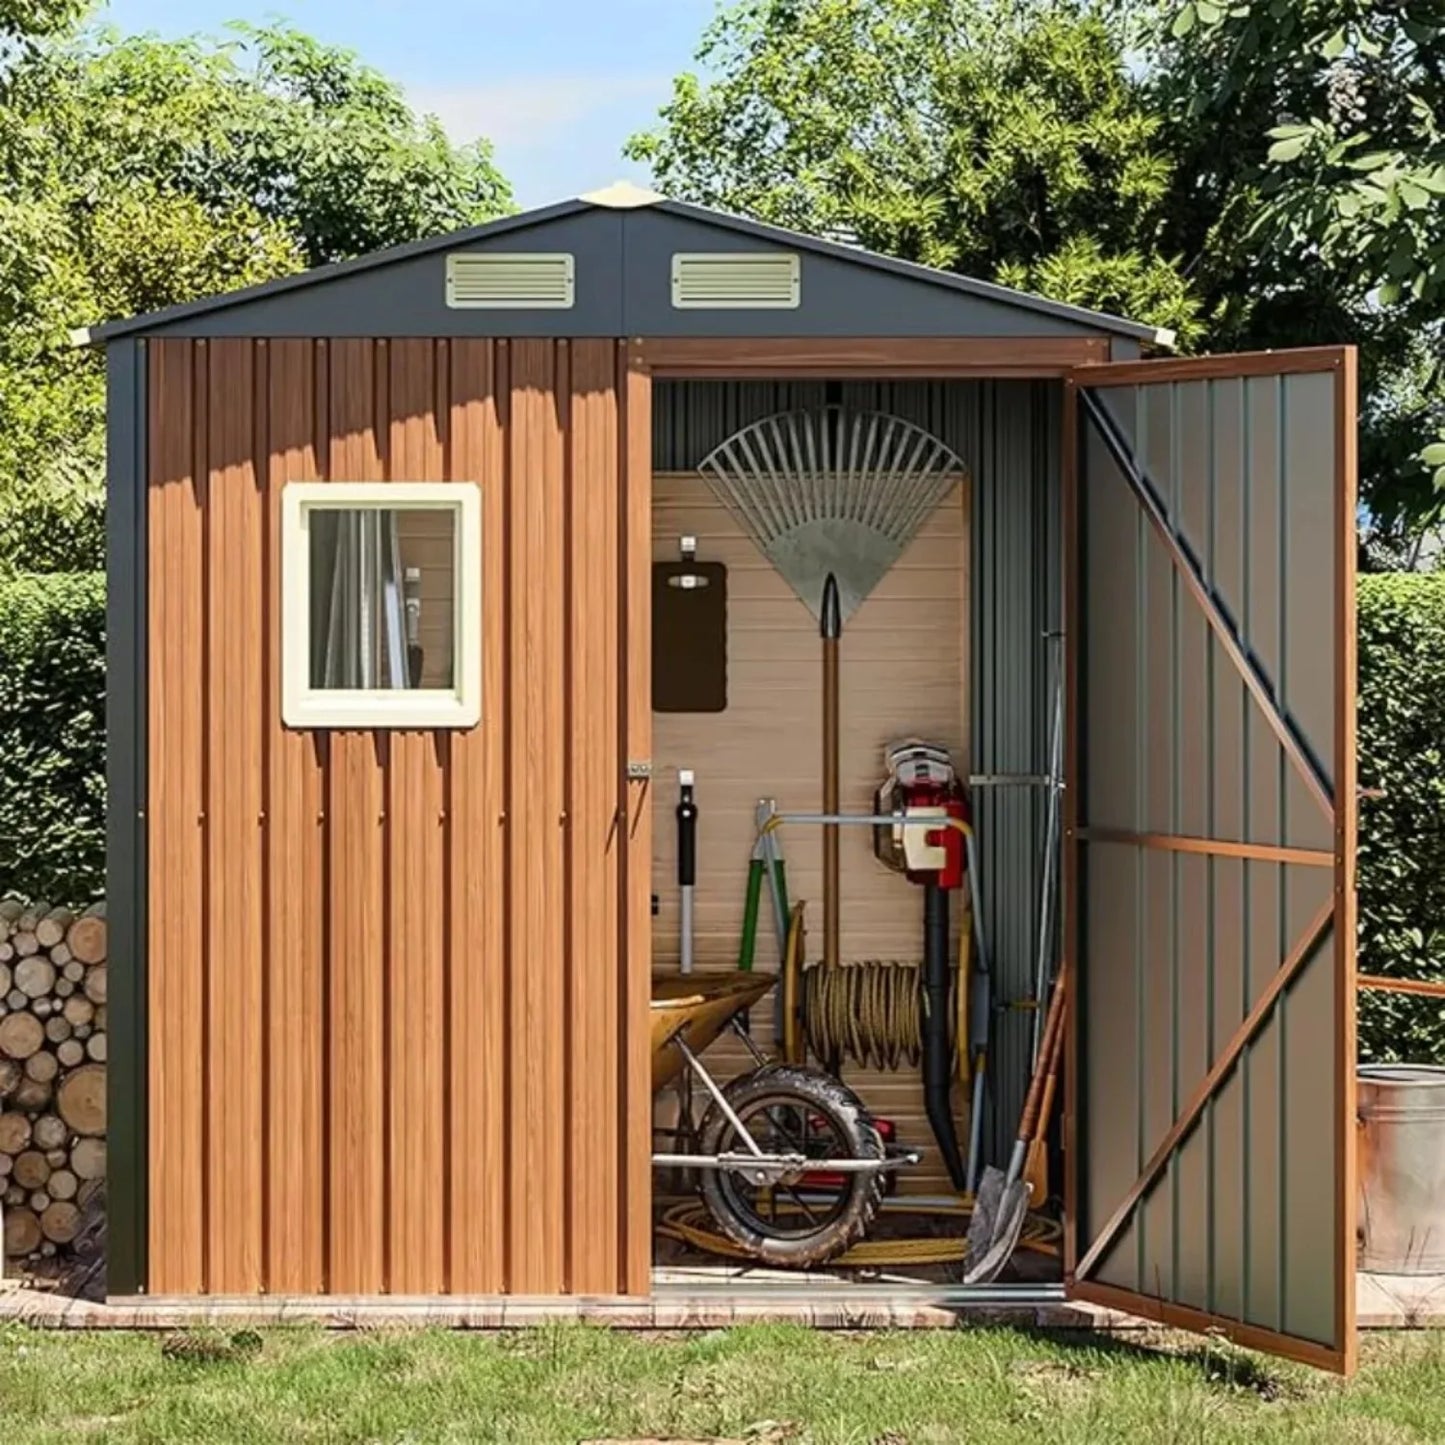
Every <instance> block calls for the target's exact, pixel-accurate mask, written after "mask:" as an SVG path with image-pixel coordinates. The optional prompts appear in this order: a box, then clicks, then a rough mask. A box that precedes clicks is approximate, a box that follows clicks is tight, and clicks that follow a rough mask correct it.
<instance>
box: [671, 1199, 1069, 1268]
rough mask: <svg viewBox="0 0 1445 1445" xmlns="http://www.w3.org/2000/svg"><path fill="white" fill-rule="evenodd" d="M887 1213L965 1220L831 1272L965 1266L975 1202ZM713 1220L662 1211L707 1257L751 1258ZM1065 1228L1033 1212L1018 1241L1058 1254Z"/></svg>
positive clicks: (904, 1205) (877, 1242)
mask: <svg viewBox="0 0 1445 1445" xmlns="http://www.w3.org/2000/svg"><path fill="white" fill-rule="evenodd" d="M883 1210H884V1212H885V1213H889V1214H915V1215H930V1216H931V1215H943V1216H947V1217H956V1218H957V1219H958V1220H959V1221H960V1226H959V1230H958V1233H957V1234H950V1235H930V1236H927V1237H924V1238H920V1239H865V1240H864V1241H862V1243H860V1244H855V1245H854V1246H853V1247H852V1249H850V1250H848V1251H846V1252H845V1253H843V1254H840V1255H839V1256H838V1257H837V1259H832V1260H829V1261H828V1267H829V1268H835V1267H836V1268H839V1269H877V1268H885V1267H887V1266H889V1265H924V1264H961V1263H962V1262H963V1260H964V1258H965V1256H966V1255H967V1253H968V1239H967V1234H968V1225H967V1223H966V1221H967V1220H968V1219H969V1218H970V1217H971V1216H972V1214H973V1201H972V1200H970V1199H960V1200H958V1202H957V1203H954V1204H936V1203H929V1204H915V1203H912V1202H910V1201H909V1200H908V1198H907V1197H906V1196H905V1197H903V1198H899V1199H887V1200H884V1202H883ZM709 1226H710V1219H709V1215H708V1212H707V1210H706V1209H705V1208H704V1207H703V1205H702V1204H701V1203H700V1202H699V1201H697V1200H693V1199H689V1200H684V1201H683V1202H682V1203H680V1204H673V1205H671V1206H669V1207H668V1208H667V1209H666V1210H664V1211H663V1215H662V1221H661V1223H659V1224H658V1226H657V1232H658V1234H661V1235H663V1236H665V1237H666V1238H668V1239H676V1240H678V1241H679V1242H681V1243H683V1244H690V1245H692V1247H693V1248H694V1249H700V1250H702V1251H703V1252H704V1253H706V1254H715V1255H719V1256H721V1257H723V1258H725V1259H751V1258H752V1256H751V1255H749V1254H748V1253H747V1251H746V1250H743V1249H740V1248H739V1247H738V1246H737V1245H736V1244H734V1243H733V1242H732V1240H730V1239H727V1238H725V1237H724V1236H723V1235H721V1234H717V1233H716V1232H714V1230H713V1229H711V1228H710V1227H709ZM1062 1237H1063V1230H1062V1229H1061V1227H1060V1226H1059V1224H1058V1222H1057V1221H1056V1220H1052V1219H1046V1218H1045V1217H1044V1216H1043V1215H1041V1214H1030V1215H1029V1216H1028V1217H1027V1218H1026V1219H1025V1221H1024V1231H1023V1235H1022V1237H1021V1239H1020V1240H1019V1248H1020V1249H1028V1250H1032V1251H1033V1252H1034V1253H1035V1254H1047V1255H1057V1254H1058V1252H1059V1241H1060V1239H1061V1238H1062Z"/></svg>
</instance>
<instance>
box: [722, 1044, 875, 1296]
mask: <svg viewBox="0 0 1445 1445" xmlns="http://www.w3.org/2000/svg"><path fill="white" fill-rule="evenodd" d="M724 1092H725V1095H726V1098H727V1101H728V1104H729V1105H730V1107H731V1108H732V1110H733V1112H734V1113H735V1114H736V1115H737V1116H738V1118H739V1120H740V1121H741V1122H742V1124H743V1125H744V1126H745V1127H746V1129H747V1131H748V1133H749V1134H751V1135H752V1137H753V1139H754V1140H755V1141H756V1143H757V1145H758V1147H759V1148H760V1149H761V1150H762V1151H763V1153H764V1154H802V1155H804V1156H806V1157H807V1158H808V1159H809V1160H810V1161H811V1160H816V1161H817V1166H816V1168H810V1170H809V1174H808V1175H807V1176H805V1177H804V1178H803V1179H800V1180H796V1181H793V1182H789V1183H772V1184H758V1183H756V1182H754V1181H752V1180H750V1179H748V1178H747V1177H746V1175H745V1174H743V1172H742V1171H740V1170H732V1169H705V1170H702V1171H701V1174H702V1199H703V1203H704V1204H705V1205H706V1206H707V1210H708V1213H709V1214H711V1215H712V1217H713V1220H714V1222H715V1223H716V1224H717V1226H718V1228H719V1229H720V1230H721V1231H722V1233H723V1234H724V1235H726V1236H727V1238H728V1239H730V1240H731V1241H732V1242H733V1243H734V1244H736V1245H737V1246H738V1247H739V1248H740V1249H743V1250H745V1251H746V1252H747V1253H748V1254H749V1255H751V1256H752V1257H753V1258H755V1259H758V1260H761V1261H763V1262H764V1263H765V1264H776V1265H786V1266H792V1267H794V1268H802V1267H806V1266H808V1265H817V1264H826V1263H827V1262H828V1261H829V1260H830V1259H836V1258H837V1257H838V1255H840V1254H842V1253H843V1252H844V1251H845V1250H847V1249H848V1248H850V1247H851V1246H852V1245H854V1244H856V1243H857V1242H858V1240H860V1239H861V1238H862V1237H863V1236H864V1235H865V1234H866V1233H867V1232H868V1228H869V1226H870V1225H871V1224H872V1223H873V1220H874V1218H875V1216H876V1215H877V1213H878V1210H879V1207H880V1205H881V1204H882V1202H883V1171H882V1170H881V1169H878V1170H872V1171H869V1172H864V1173H853V1172H841V1171H832V1172H830V1171H829V1170H828V1161H829V1160H839V1159H880V1160H881V1159H882V1158H883V1157H884V1149H883V1139H882V1136H881V1135H880V1134H879V1133H878V1130H877V1128H876V1127H875V1126H874V1124H873V1121H872V1119H870V1118H869V1117H868V1111H867V1110H866V1109H865V1108H864V1107H863V1104H862V1101H861V1100H860V1099H859V1098H858V1096H857V1095H856V1094H855V1093H854V1092H853V1091H852V1090H851V1089H850V1088H848V1087H847V1086H846V1085H845V1084H842V1083H840V1082H839V1081H838V1080H837V1079H834V1078H832V1077H831V1076H829V1075H827V1074H821V1073H816V1072H814V1071H813V1070H811V1069H800V1068H793V1067H789V1066H786V1065H784V1066H772V1067H768V1068H763V1069H759V1070H758V1071H756V1072H755V1073H751V1074H745V1075H743V1076H742V1077H741V1078H738V1079H734V1080H733V1081H732V1083H731V1084H729V1085H728V1087H727V1089H726V1090H725V1091H724ZM700 1144H701V1150H702V1152H703V1153H704V1154H742V1153H746V1152H748V1149H747V1145H746V1144H745V1143H744V1142H743V1140H742V1138H741V1136H740V1135H739V1133H738V1131H737V1130H736V1129H735V1128H734V1126H733V1124H732V1121H731V1120H730V1119H729V1118H728V1117H727V1115H726V1114H724V1113H723V1111H722V1110H721V1109H720V1108H719V1107H718V1106H717V1105H716V1104H713V1106H712V1107H711V1108H710V1109H709V1110H708V1112H707V1115H706V1116H705V1117H704V1119H703V1122H702V1130H701V1139H700Z"/></svg>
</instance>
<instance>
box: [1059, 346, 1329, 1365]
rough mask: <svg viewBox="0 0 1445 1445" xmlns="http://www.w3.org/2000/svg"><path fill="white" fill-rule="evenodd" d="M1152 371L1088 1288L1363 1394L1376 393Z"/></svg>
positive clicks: (1103, 505) (1081, 513)
mask: <svg viewBox="0 0 1445 1445" xmlns="http://www.w3.org/2000/svg"><path fill="white" fill-rule="evenodd" d="M1149 365H1150V364H1145V365H1143V366H1140V367H1137V368H1127V369H1126V368H1121V369H1120V373H1121V374H1119V375H1118V378H1117V382H1116V380H1115V377H1114V376H1111V375H1110V371H1109V369H1105V372H1104V378H1105V380H1106V382H1107V384H1106V385H1104V386H1102V387H1100V388H1099V389H1098V390H1097V391H1096V392H1091V393H1090V394H1087V395H1085V396H1084V397H1083V399H1082V401H1081V406H1083V407H1084V408H1085V410H1086V413H1087V418H1088V419H1087V422H1086V425H1085V427H1084V444H1083V455H1082V466H1081V471H1080V491H1079V502H1078V518H1079V527H1080V532H1081V537H1082V545H1081V558H1082V560H1081V570H1080V592H1079V596H1080V603H1079V605H1080V608H1081V617H1080V633H1079V642H1080V645H1081V653H1080V656H1081V658H1082V662H1081V665H1080V672H1079V683H1080V698H1079V704H1080V715H1079V720H1078V721H1079V738H1080V752H1081V757H1082V765H1081V766H1082V772H1081V777H1080V779H1079V782H1080V786H1079V788H1078V789H1076V790H1075V791H1076V798H1075V801H1076V804H1077V807H1078V817H1077V826H1078V836H1079V837H1080V839H1081V840H1082V841H1083V843H1084V844H1085V845H1086V846H1084V847H1083V848H1082V850H1081V855H1080V858H1079V861H1078V865H1077V866H1078V868H1079V876H1080V880H1081V882H1080V888H1079V903H1080V908H1081V910H1082V938H1081V940H1080V960H1079V989H1078V995H1079V998H1078V1002H1079V1008H1078V1018H1079V1040H1080V1043H1079V1050H1080V1068H1081V1072H1080V1077H1079V1082H1080V1085H1081V1087H1080V1089H1079V1107H1080V1123H1081V1131H1080V1136H1079V1149H1078V1161H1079V1171H1080V1172H1079V1182H1080V1190H1079V1203H1078V1227H1079V1231H1080V1233H1079V1240H1080V1256H1081V1258H1080V1262H1079V1266H1078V1277H1079V1280H1080V1282H1081V1285H1085V1284H1086V1285H1087V1287H1088V1288H1089V1289H1094V1288H1096V1287H1100V1288H1102V1290H1103V1291H1104V1294H1102V1295H1100V1294H1090V1295H1089V1296H1088V1297H1090V1298H1099V1299H1100V1300H1101V1302H1105V1303H1110V1302H1112V1303H1122V1304H1123V1305H1124V1306H1125V1307H1128V1300H1129V1299H1131V1298H1134V1297H1138V1298H1140V1299H1147V1300H1150V1301H1154V1302H1155V1308H1156V1310H1157V1311H1162V1313H1160V1314H1159V1317H1161V1318H1164V1319H1166V1320H1170V1319H1172V1320H1173V1321H1174V1322H1176V1323H1188V1324H1193V1325H1195V1326H1196V1327H1204V1326H1206V1325H1208V1324H1210V1323H1211V1322H1216V1323H1219V1324H1221V1325H1223V1326H1224V1327H1225V1328H1227V1329H1230V1330H1233V1331H1235V1333H1236V1334H1237V1335H1238V1338H1240V1340H1241V1342H1243V1343H1247V1344H1255V1345H1258V1346H1259V1347H1262V1348H1273V1349H1278V1350H1280V1351H1281V1352H1283V1353H1292V1354H1297V1355H1299V1356H1300V1357H1301V1358H1306V1359H1311V1360H1313V1361H1314V1362H1315V1363H1321V1364H1328V1365H1333V1366H1335V1367H1342V1368H1348V1365H1349V1360H1350V1351H1351V1348H1352V1347H1351V1344H1350V1332H1351V1328H1352V1326H1351V1324H1350V1322H1349V1320H1348V1315H1349V1306H1348V1300H1349V1297H1350V1294H1349V1292H1350V1289H1351V1285H1350V1280H1351V1278H1352V1276H1353V1268H1354V1265H1353V1254H1352V1251H1353V1239H1352V1228H1351V1226H1350V1224H1349V1220H1348V1213H1349V1207H1350V1201H1349V1191H1351V1190H1352V1189H1353V1178H1352V1175H1351V1170H1350V1168H1349V1162H1348V1155H1349V1151H1350V1145H1349V1142H1348V1131H1349V1130H1350V1129H1351V1128H1352V1127H1353V1110H1352V1109H1351V1108H1349V1107H1348V1097H1349V1091H1350V1087H1351V1085H1350V1077H1351V1076H1352V1067H1353V1055H1352V1052H1351V1039H1352V1030H1351V1026H1350V1018H1351V1017H1352V1014H1351V1009H1352V1001H1351V997H1350V993H1351V988H1352V982H1351V978H1352V971H1353V964H1352V962H1351V958H1352V954H1351V951H1350V950H1351V947H1352V944H1351V942H1350V940H1348V939H1343V938H1342V937H1341V928H1342V927H1348V924H1347V923H1346V924H1344V925H1342V924H1341V923H1340V922H1339V921H1338V918H1339V917H1343V918H1345V919H1348V915H1349V909H1350V906H1351V905H1350V902H1349V895H1350V889H1351V887H1352V880H1351V879H1350V878H1349V876H1348V875H1349V867H1348V848H1349V843H1348V837H1347V835H1348V832H1349V827H1350V826H1351V825H1350V824H1349V822H1348V816H1349V810H1350V809H1351V808H1352V804H1353V800H1352V799H1348V800H1346V799H1343V798H1336V797H1335V796H1334V795H1333V782H1332V779H1333V777H1334V775H1335V771H1336V769H1337V768H1338V767H1339V766H1340V764H1339V762H1338V756H1339V742H1340V738H1341V737H1343V736H1344V735H1345V730H1346V729H1347V727H1348V725H1349V717H1350V709H1352V707H1353V696H1352V694H1353V676H1352V674H1351V670H1350V665H1349V663H1348V660H1347V652H1348V646H1349V642H1348V635H1349V634H1348V631H1347V627H1348V620H1349V619H1348V605H1347V604H1345V603H1342V601H1341V598H1342V597H1348V595H1349V591H1348V589H1349V585H1350V584H1349V575H1348V574H1349V561H1350V558H1351V554H1350V552H1349V548H1350V547H1352V545H1353V542H1352V539H1351V537H1350V531H1349V529H1350V527H1351V525H1352V522H1353V517H1352V515H1351V513H1350V511H1349V495H1350V485H1351V484H1350V483H1349V480H1348V471H1349V466H1350V460H1349V457H1350V454H1351V453H1350V447H1351V445H1352V443H1351V441H1350V440H1349V439H1348V436H1347V432H1348V430H1349V427H1348V425H1347V424H1346V423H1345V421H1344V420H1343V418H1345V417H1346V416H1347V415H1348V414H1349V407H1350V405H1351V404H1352V403H1351V402H1350V399H1349V385H1350V383H1348V382H1347V381H1345V380H1343V379H1342V378H1343V377H1344V372H1343V371H1342V367H1343V365H1344V357H1343V353H1340V352H1337V351H1331V352H1316V353H1310V352H1306V353H1299V354H1294V355H1292V354H1291V353H1288V352H1285V353H1280V354H1279V355H1278V356H1277V357H1261V358H1254V359H1246V358H1231V357H1217V358H1210V359H1209V360H1207V361H1203V362H1199V363H1194V364H1193V369H1191V364H1190V363H1177V364H1173V370H1172V372H1171V373H1170V374H1169V375H1167V376H1165V377H1164V378H1161V379H1160V380H1158V381H1153V380H1152V379H1151V377H1150V374H1149ZM1158 365H1160V366H1165V365H1166V364H1163V363H1160V364H1158ZM1236 366H1238V367H1240V372H1239V373H1238V374H1236V373H1235V370H1234V368H1235V367H1236ZM1110 437H1117V440H1116V441H1110V440H1109V438H1110ZM1125 452H1127V453H1131V454H1132V457H1133V459H1134V461H1133V462H1131V463H1129V464H1127V465H1126V464H1124V463H1121V461H1120V456H1121V455H1123V454H1124V453H1125ZM1135 467H1137V469H1138V470H1139V471H1140V472H1141V473H1142V479H1135V480H1133V481H1131V480H1129V476H1130V471H1131V469H1133V468H1135ZM1342 478H1343V479H1344V480H1343V481H1342ZM1151 489H1152V490H1151ZM1141 496H1142V497H1143V498H1144V499H1145V500H1144V501H1143V502H1141V500H1140V498H1141ZM1156 507H1157V512H1158V516H1157V519H1153V520H1151V515H1150V512H1151V510H1152V509H1154V508H1156ZM1342 537H1343V538H1344V539H1345V541H1344V542H1341V541H1340V539H1341V538H1342ZM1215 607H1217V608H1218V612H1219V617H1218V620H1217V622H1216V623H1214V624H1211V621H1210V613H1211V609H1213V608H1215ZM1332 919H1334V920H1335V921H1333V922H1332ZM1295 969H1297V970H1298V971H1295V972H1292V970H1295ZM1284 979H1288V980H1289V981H1288V984H1287V986H1286V987H1284V988H1283V991H1282V992H1280V993H1279V996H1278V998H1277V999H1276V998H1274V997H1273V995H1272V993H1271V992H1270V990H1271V989H1276V988H1279V987H1280V985H1281V982H1282V980H1284ZM1271 1000H1273V1001H1271ZM1256 1017H1257V1026H1255V1025H1250V1027H1252V1028H1253V1032H1247V1031H1246V1032H1245V1033H1241V1030H1245V1029H1246V1025H1247V1024H1248V1022H1249V1021H1250V1020H1251V1019H1254V1018H1256ZM1241 1038H1243V1039H1244V1040H1245V1041H1244V1046H1243V1048H1242V1050H1241V1051H1240V1053H1239V1056H1238V1059H1237V1061H1235V1062H1234V1063H1233V1064H1232V1065H1231V1066H1230V1067H1229V1068H1228V1069H1227V1070H1226V1071H1225V1072H1223V1073H1218V1072H1217V1071H1219V1070H1220V1069H1221V1068H1223V1064H1222V1062H1221V1061H1222V1060H1227V1059H1228V1058H1229V1055H1228V1053H1227V1052H1226V1051H1227V1049H1228V1047H1229V1045H1230V1043H1231V1040H1239V1039H1241ZM1211 1076H1215V1077H1214V1081H1213V1082H1212V1083H1211V1084H1210V1086H1209V1088H1208V1090H1207V1092H1205V1093H1203V1094H1201V1093H1200V1090H1201V1088H1202V1086H1203V1085H1204V1084H1205V1083H1206V1082H1207V1081H1208V1080H1209V1078H1210V1077H1211ZM1196 1100H1202V1101H1203V1102H1202V1106H1201V1107H1200V1110H1199V1113H1198V1116H1197V1122H1195V1123H1194V1124H1193V1125H1192V1127H1189V1128H1188V1129H1187V1130H1185V1132H1183V1133H1182V1134H1180V1133H1178V1130H1179V1129H1180V1128H1181V1123H1180V1121H1181V1120H1184V1119H1188V1118H1190V1117H1192V1116H1191V1115H1190V1113H1189V1112H1188V1111H1189V1110H1190V1109H1191V1108H1193V1107H1195V1102H1194V1101H1196ZM1342 1100H1343V1101H1345V1105H1346V1106H1345V1107H1344V1108H1342ZM1171 1139H1173V1140H1174V1142H1173V1143H1169V1141H1170V1140H1171ZM1166 1144H1167V1145H1168V1147H1167V1152H1164V1153H1161V1152H1160V1151H1161V1150H1164V1149H1165V1147H1166ZM1156 1158H1157V1159H1159V1160H1160V1165H1159V1168H1158V1172H1157V1174H1154V1175H1151V1174H1150V1173H1149V1172H1148V1170H1147V1168H1146V1166H1147V1165H1149V1163H1150V1161H1151V1160H1154V1159H1156ZM1111 1231H1113V1232H1112V1233H1111ZM1111 1290H1112V1291H1113V1292H1114V1294H1113V1296H1112V1298H1108V1297H1107V1295H1108V1291H1111ZM1081 1292H1083V1291H1082V1290H1081ZM1125 1292H1127V1293H1125ZM1171 1311H1172V1312H1173V1313H1172V1314H1171Z"/></svg>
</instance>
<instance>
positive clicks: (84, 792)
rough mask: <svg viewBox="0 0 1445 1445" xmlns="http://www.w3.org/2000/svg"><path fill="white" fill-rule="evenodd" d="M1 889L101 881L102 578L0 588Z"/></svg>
mask: <svg viewBox="0 0 1445 1445" xmlns="http://www.w3.org/2000/svg"><path fill="white" fill-rule="evenodd" d="M0 759H3V760H4V767H3V770H0V773H3V785H0V893H3V892H9V891H12V890H13V891H16V892H19V893H23V894H26V895H28V896H29V897H32V898H64V899H66V900H69V901H76V902H80V901H84V900H86V899H88V898H98V897H99V896H100V894H101V891H102V889H103V888H104V886H105V578H104V577H103V576H102V575H101V574H100V573H96V572H78V573H65V572H57V573H50V574H46V575H21V576H17V577H12V578H8V579H6V580H4V581H0Z"/></svg>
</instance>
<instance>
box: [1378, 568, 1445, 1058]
mask: <svg viewBox="0 0 1445 1445" xmlns="http://www.w3.org/2000/svg"><path fill="white" fill-rule="evenodd" d="M1359 591H1360V595H1359V618H1360V626H1359V638H1360V647H1359V669H1360V712H1359V774H1360V777H1359V781H1360V786H1361V787H1362V788H1383V789H1384V790H1385V796H1384V797H1382V798H1370V799H1366V800H1364V801H1363V802H1362V803H1361V804H1360V872H1359V880H1360V971H1361V972H1362V973H1374V974H1385V975H1389V976H1394V977H1399V978H1422V979H1435V980H1442V979H1445V575H1438V574H1437V575H1414V574H1404V575H1399V576H1379V577H1362V578H1361V579H1360V589H1359ZM1360 1053H1361V1056H1362V1057H1364V1058H1367V1059H1409V1060H1411V1061H1413V1062H1420V1063H1424V1062H1435V1063H1445V1000H1440V999H1421V998H1418V997H1413V998H1412V997H1406V996H1405V995H1402V994H1383V993H1367V994H1365V995H1363V996H1362V997H1361V1000H1360Z"/></svg>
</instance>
